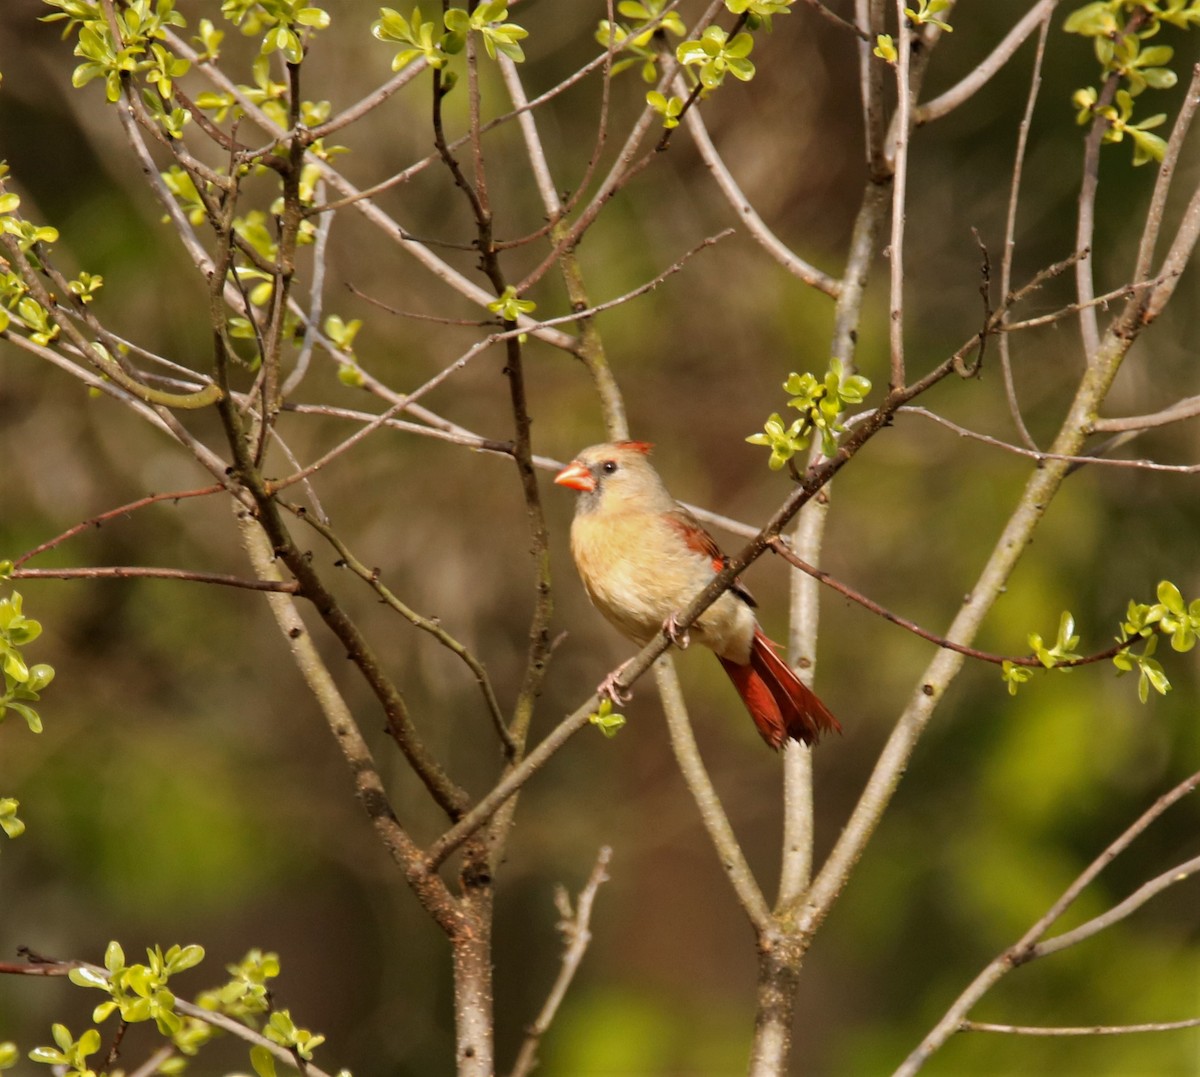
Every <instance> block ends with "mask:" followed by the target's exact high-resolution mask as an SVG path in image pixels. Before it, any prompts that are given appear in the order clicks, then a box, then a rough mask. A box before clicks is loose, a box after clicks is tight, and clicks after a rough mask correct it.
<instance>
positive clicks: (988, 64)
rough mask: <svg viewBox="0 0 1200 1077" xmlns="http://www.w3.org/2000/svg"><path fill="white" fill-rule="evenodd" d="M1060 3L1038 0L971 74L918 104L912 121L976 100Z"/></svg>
mask: <svg viewBox="0 0 1200 1077" xmlns="http://www.w3.org/2000/svg"><path fill="white" fill-rule="evenodd" d="M1059 3H1061V0H1038V3H1036V4H1035V5H1034V6H1033V7H1031V8H1030V9H1029V10H1028V11H1027V12H1026V13H1025V14H1024V15H1023V16H1022V17H1021V19H1020V21H1019V22H1018V23H1017V24H1016V26H1014V27H1013V28H1012V29H1011V30H1009V32H1008V33H1007V34H1006V35H1005V36H1004V39H1003V40H1002V41H1001V42H1000V44H998V45H997V46H996V47H995V48H994V49H992V51H991V52H990V53H989V54H988V55H987V56H986V57H984V59H983V60H982V61H980V62H979V63H978V64H976V65H975V66H974V67H973V68H972V69H971V73H970V74H969V75H967V76H966V77H965V78H964V79H962V80H961V81H959V82H956V83H955V84H954V85H953V86H951V87H950V89H948V90H946V91H944V92H943V93H941V94H939V95H938V96H937V97H935V98H934V99H933V100H932V101H928V102H926V103H925V104H923V105H919V106H918V107H917V108H916V109H915V110H914V112H913V122H914V123H915V124H916V125H918V126H920V125H921V124H926V123H931V122H932V121H933V120H939V119H941V118H942V117H943V116H945V115H946V114H947V113H949V112H952V111H953V110H954V109H956V108H958V106H959V105H962V104H965V103H966V102H967V101H969V100H970V99H971V98H972V97H974V96H975V94H976V93H978V92H979V91H980V90H981V89H982V88H983V87H984V86H986V85H987V83H988V82H990V81H991V79H992V78H993V77H994V76H995V75H996V74H998V73H999V72H1000V70H1001V69H1002V68H1003V67H1004V65H1005V64H1007V63H1008V61H1009V60H1011V59H1012V57H1013V54H1014V53H1016V51H1017V50H1018V49H1019V48H1020V47H1021V46H1022V45H1023V44H1025V42H1026V40H1028V38H1029V36H1030V34H1032V33H1033V31H1034V30H1035V29H1037V28H1038V26H1039V25H1040V26H1041V27H1043V28H1044V27H1045V26H1046V25H1047V24H1048V22H1049V19H1050V16H1051V15H1052V14H1053V12H1054V9H1055V8H1056V7H1057V6H1058V5H1059Z"/></svg>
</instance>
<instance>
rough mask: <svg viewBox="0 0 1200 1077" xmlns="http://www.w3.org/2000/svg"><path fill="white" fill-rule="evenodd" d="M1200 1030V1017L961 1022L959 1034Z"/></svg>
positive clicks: (1056, 1034)
mask: <svg viewBox="0 0 1200 1077" xmlns="http://www.w3.org/2000/svg"><path fill="white" fill-rule="evenodd" d="M1183 1028H1200V1017H1189V1018H1187V1019H1186V1020H1183V1021H1153V1022H1150V1023H1148V1024H1144V1025H1082V1026H1071V1025H1058V1026H1054V1025H997V1024H993V1023H991V1022H989V1021H960V1022H959V1025H958V1031H959V1032H1001V1033H1007V1034H1008V1035H1010V1036H1126V1035H1130V1034H1132V1033H1137V1032H1174V1031H1177V1030H1178V1029H1183Z"/></svg>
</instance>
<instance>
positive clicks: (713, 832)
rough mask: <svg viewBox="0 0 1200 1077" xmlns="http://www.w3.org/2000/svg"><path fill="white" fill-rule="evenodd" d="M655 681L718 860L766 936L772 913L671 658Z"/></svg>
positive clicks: (660, 665) (662, 662) (662, 661)
mask: <svg viewBox="0 0 1200 1077" xmlns="http://www.w3.org/2000/svg"><path fill="white" fill-rule="evenodd" d="M654 679H655V681H656V682H657V684H658V691H659V695H660V696H661V697H662V703H663V712H664V713H665V714H666V718H667V731H668V732H669V733H670V735H671V749H672V751H674V753H675V762H676V763H677V764H678V765H679V772H680V773H681V774H682V775H683V780H684V781H685V782H686V783H687V787H688V791H689V792H690V793H691V794H692V799H693V800H695V802H696V807H697V808H698V809H699V811H700V820H701V822H703V823H704V829H705V830H707V831H708V836H709V838H710V839H711V841H712V843H713V847H714V848H715V849H716V851H717V859H718V860H720V862H721V867H722V868H723V869H724V871H725V874H726V875H727V876H728V877H729V882H730V885H731V886H732V887H733V892H734V893H735V894H736V895H737V899H738V903H739V904H740V905H741V906H742V909H743V911H744V912H745V913H746V915H747V916H748V917H749V919H750V922H751V923H752V924H753V925H754V927H755V930H757V931H758V932H759V934H760V935H762V933H763V932H766V931H769V930H770V928H771V924H772V917H771V910H770V909H769V908H768V907H767V902H766V899H765V898H764V897H763V894H762V890H761V889H760V888H759V885H758V881H757V880H756V879H755V878H754V872H753V871H751V870H750V865H749V864H748V863H747V862H746V856H745V854H744V853H743V852H742V847H741V845H740V844H739V843H738V840H737V836H736V835H735V834H734V832H733V827H732V826H731V825H730V823H729V817H728V816H727V815H726V814H725V809H724V807H723V806H722V804H721V798H720V797H719V796H718V795H717V791H716V790H715V789H714V788H713V784H712V779H711V778H709V776H708V771H707V769H705V766H704V760H702V759H701V758H700V749H699V748H698V747H697V746H696V738H695V736H694V735H693V733H692V723H691V719H690V718H689V717H688V712H687V704H686V703H685V702H684V699H683V689H682V688H681V687H680V684H679V675H678V674H677V673H676V672H675V665H674V663H673V662H672V661H671V659H670V657H669V656H668V655H663V656H662V657H661V658H659V659H658V661H656V662H655V664H654Z"/></svg>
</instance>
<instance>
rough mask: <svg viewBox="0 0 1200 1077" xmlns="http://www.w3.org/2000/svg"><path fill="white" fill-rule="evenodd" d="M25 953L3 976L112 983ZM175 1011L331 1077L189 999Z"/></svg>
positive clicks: (73, 965)
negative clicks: (78, 976)
mask: <svg viewBox="0 0 1200 1077" xmlns="http://www.w3.org/2000/svg"><path fill="white" fill-rule="evenodd" d="M22 951H23V952H24V953H26V954H27V955H28V959H29V963H28V964H19V963H16V962H7V961H0V975H10V976H67V975H69V974H70V973H71V971H72V970H73V969H87V970H88V971H89V972H91V973H94V974H95V975H97V976H102V977H104V978H105V979H108V970H107V969H105V968H102V967H101V966H100V965H93V964H91V963H90V962H87V961H56V960H53V959H47V958H43V957H36V956H35V955H33V954H32V953H29V951H28V950H25V949H24V948H23V947H22ZM172 1008H173V1009H174V1011H175V1012H176V1013H178V1014H182V1015H183V1016H184V1017H191V1018H193V1019H194V1020H196V1021H203V1022H204V1024H206V1025H212V1026H213V1027H214V1028H219V1029H221V1030H222V1031H224V1032H228V1033H229V1034H230V1035H232V1036H236V1037H237V1038H238V1039H240V1040H244V1041H245V1042H246V1043H249V1044H253V1045H254V1046H255V1047H265V1048H266V1049H267V1050H268V1051H270V1052H271V1054H273V1055H274V1056H275V1057H276V1058H277V1059H279V1061H281V1062H284V1063H286V1064H287V1065H288V1066H290V1067H292V1068H293V1069H296V1070H298V1071H299V1072H300V1073H301V1074H302V1075H303V1077H331V1075H330V1074H328V1073H326V1072H325V1070H323V1069H321V1068H320V1067H319V1066H316V1065H314V1064H313V1063H312V1062H306V1061H305V1060H304V1059H302V1058H300V1057H299V1056H298V1055H297V1054H296V1053H295V1052H294V1051H289V1050H288V1049H287V1048H286V1047H282V1046H280V1045H279V1044H278V1043H275V1042H273V1041H272V1040H269V1039H267V1037H266V1036H264V1035H262V1033H260V1032H257V1031H255V1030H254V1029H252V1028H250V1027H248V1026H247V1025H243V1024H242V1023H241V1022H240V1021H235V1020H234V1019H233V1018H232V1017H227V1016H226V1015H225V1014H223V1013H217V1012H215V1011H213V1010H208V1009H205V1008H204V1007H203V1006H197V1005H195V1004H194V1003H191V1002H188V1001H187V1000H186V999H182V998H176V999H175V1000H174V1003H173V1004H172Z"/></svg>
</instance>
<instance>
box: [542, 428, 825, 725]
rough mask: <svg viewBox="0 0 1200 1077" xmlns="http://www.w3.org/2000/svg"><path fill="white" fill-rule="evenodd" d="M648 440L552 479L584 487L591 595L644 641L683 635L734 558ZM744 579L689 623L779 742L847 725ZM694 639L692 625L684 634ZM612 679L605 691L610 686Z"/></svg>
mask: <svg viewBox="0 0 1200 1077" xmlns="http://www.w3.org/2000/svg"><path fill="white" fill-rule="evenodd" d="M650 449H651V446H650V444H649V443H648V442H645V441H618V442H615V443H613V444H610V445H593V446H592V447H591V448H589V449H584V450H583V452H581V453H580V454H579V455H578V456H577V457H575V459H574V460H572V461H571V463H570V464H568V465H567V466H566V467H565V468H563V469H562V471H560V472H559V473H558V474H557V475H556V476H555V477H554V481H555V482H556V483H558V484H559V485H561V486H569V487H571V488H572V489H574V490H578V491H579V500H578V503H577V504H576V508H575V519H574V522H573V523H572V524H571V553H572V554H573V555H574V557H575V564H576V566H577V567H578V569H579V575H580V576H581V577H582V578H583V585H584V587H585V588H587V593H588V597H589V598H591V600H592V603H593V604H594V605H595V606H596V608H597V609H598V610H599V611H600V612H601V613H602V614H604V616H605V617H607V618H608V619H609V620H610V621H611V622H612V623H613V624H614V625H615V626H616V627H617V628H618V629H619V630H620V631H621V632H622V633H623V634H624V635H626V636H628V637H629V638H630V639H632V640H634V641H635V642H636V643H638V644H642V645H644V644H646V643H648V642H649V641H650V640H651V639H653V638H654V636H655V635H656V634H657V633H658V632H664V631H665V632H666V633H667V635H668V636H670V637H671V638H672V639H676V635H677V630H676V628H675V616H676V614H678V613H679V612H681V611H682V610H683V609H684V608H685V607H686V606H687V604H688V603H689V602H691V601H692V599H694V598H695V597H696V596H697V595H698V594H699V593H700V592H701V591H702V590H703V589H704V587H705V586H706V585H707V584H708V583H709V581H710V580H711V579H712V578H713V575H714V574H715V573H716V572H719V571H720V570H721V569H722V568H724V567H725V565H726V563H727V559H726V557H725V555H724V554H723V553H721V550H720V549H719V547H718V546H717V544H716V542H715V541H714V540H713V537H712V536H711V535H710V534H709V533H708V532H707V531H705V530H704V528H703V527H701V526H700V524H699V522H698V521H697V520H696V518H695V517H694V516H693V515H692V514H691V513H690V512H688V511H687V509H685V508H684V507H683V506H682V505H680V504H679V503H678V502H677V501H676V500H675V499H674V498H673V497H672V496H671V495H670V494H669V493H667V488H666V487H665V486H664V485H663V481H662V479H660V478H659V476H658V472H657V471H655V470H654V468H653V467H652V466H651V464H650V461H649V460H648V459H646V457H647V454H648V453H649V452H650ZM754 605H755V602H754V599H753V598H751V597H750V592H749V591H747V590H746V589H745V588H744V587H743V586H742V585H741V582H740V581H735V582H734V584H733V586H732V587H731V588H730V589H729V590H728V591H726V592H725V593H724V594H723V595H721V597H720V598H718V599H717V600H716V602H714V603H713V604H712V605H711V606H709V607H708V609H706V610H705V611H704V612H703V613H702V614H701V615H700V616H699V618H697V620H696V622H695V623H694V624H693V625H692V627H691V631H692V632H693V633H694V634H695V636H696V638H697V639H699V641H700V642H701V643H703V644H704V645H705V646H706V647H710V648H712V650H713V651H714V652H715V653H716V656H717V658H719V659H720V661H721V665H722V666H724V667H725V672H726V673H728V674H729V679H730V680H732V681H733V685H734V687H735V688H736V689H737V691H738V695H740V696H741V697H742V701H743V702H744V703H745V704H746V708H747V709H748V710H749V711H750V717H751V718H753V719H754V724H755V725H756V726H757V727H758V731H759V733H761V734H762V738H763V740H765V741H766V742H767V743H768V744H769V745H770V746H771V747H772V748H779V747H780V746H781V745H782V744H783V743H784V741H785V740H787V738H788V737H791V738H792V739H793V740H800V741H803V742H804V743H805V744H814V743H816V741H817V738H818V737H819V736H820V735H821V734H822V733H824V732H827V731H829V730H837V731H838V732H841V726H840V725H838V722H837V719H836V718H834V716H833V715H832V714H830V713H829V711H828V709H827V708H826V707H825V704H824V703H822V702H821V701H820V700H819V699H818V698H817V697H816V695H815V694H814V693H813V692H812V690H811V689H809V688H808V687H807V686H806V685H804V684H802V683H801V682H800V679H799V678H798V677H797V676H796V674H795V673H794V672H793V671H792V669H791V667H790V666H789V665H788V664H787V663H786V662H785V661H784V660H783V659H782V658H780V657H779V655H778V654H777V653H776V651H775V648H774V645H773V644H772V643H771V641H770V640H768V639H767V637H766V636H765V635H764V634H763V631H762V629H761V628H759V626H758V621H757V620H756V619H755V617H754V613H753V607H754ZM676 642H681V643H682V645H684V646H686V633H685V634H684V637H683V639H682V640H676ZM612 687H613V686H612V685H611V684H610V683H609V682H605V684H604V685H602V686H601V691H607V692H608V693H609V694H611V690H612Z"/></svg>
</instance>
